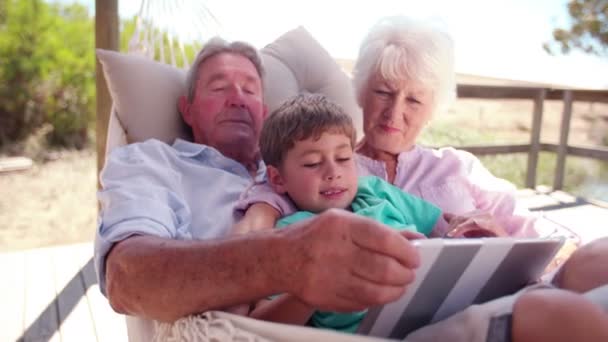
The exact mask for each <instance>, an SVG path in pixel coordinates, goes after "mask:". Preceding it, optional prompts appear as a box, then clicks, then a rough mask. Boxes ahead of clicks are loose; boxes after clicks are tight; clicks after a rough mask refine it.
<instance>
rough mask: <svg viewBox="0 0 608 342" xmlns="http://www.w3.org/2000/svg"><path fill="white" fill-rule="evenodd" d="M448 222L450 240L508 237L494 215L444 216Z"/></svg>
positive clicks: (478, 213) (471, 213)
mask: <svg viewBox="0 0 608 342" xmlns="http://www.w3.org/2000/svg"><path fill="white" fill-rule="evenodd" d="M443 217H444V219H445V220H446V221H447V222H448V231H447V233H446V234H445V237H450V238H478V237H501V236H508V234H507V232H506V231H505V230H504V228H503V227H502V226H501V225H499V224H498V223H497V222H496V220H494V218H493V217H492V215H490V214H488V213H485V212H480V211H472V212H469V213H466V214H464V215H454V214H450V213H444V214H443Z"/></svg>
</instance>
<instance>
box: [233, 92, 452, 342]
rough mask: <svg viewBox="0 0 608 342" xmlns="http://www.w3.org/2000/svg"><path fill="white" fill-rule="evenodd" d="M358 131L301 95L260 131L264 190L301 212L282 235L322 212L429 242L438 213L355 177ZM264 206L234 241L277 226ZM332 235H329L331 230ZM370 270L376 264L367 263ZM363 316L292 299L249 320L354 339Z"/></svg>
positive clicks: (337, 112)
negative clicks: (344, 213) (342, 213)
mask: <svg viewBox="0 0 608 342" xmlns="http://www.w3.org/2000/svg"><path fill="white" fill-rule="evenodd" d="M355 138H356V137H355V129H354V127H353V123H352V120H351V118H350V117H349V116H348V115H347V114H345V113H344V112H343V110H342V109H341V108H340V107H339V106H338V105H336V104H334V103H332V102H330V101H329V100H327V99H326V98H325V97H324V96H322V95H311V94H303V95H299V96H297V97H295V98H293V99H291V100H289V101H287V102H286V103H285V104H283V105H282V106H281V107H280V108H279V109H277V110H276V111H274V112H273V113H272V114H271V115H270V116H269V117H268V119H267V120H266V122H265V123H264V127H263V129H262V133H261V137H260V151H261V154H262V158H263V159H264V162H265V163H266V166H267V175H268V183H269V184H270V186H271V187H272V188H273V189H274V191H275V192H277V193H279V194H285V195H287V196H288V197H289V198H290V199H291V201H292V202H293V204H294V205H295V206H296V207H297V209H298V210H299V211H298V212H296V213H295V214H292V215H289V216H287V217H284V218H281V219H280V220H279V221H278V222H277V224H276V226H277V227H279V228H280V227H284V226H287V225H289V224H291V223H294V222H297V221H300V220H304V219H306V218H308V217H311V216H313V215H315V214H318V213H320V212H322V211H324V210H327V209H332V208H336V209H345V210H351V211H353V212H354V213H357V214H360V215H363V216H366V217H370V218H373V219H376V220H378V221H380V222H382V223H385V224H387V225H389V226H391V227H393V228H395V229H398V230H404V229H405V230H411V231H415V232H419V233H422V234H424V235H428V234H429V233H430V232H431V231H432V230H433V227H434V226H435V223H436V222H437V219H438V218H439V215H440V214H441V211H440V209H439V208H437V207H436V206H434V205H432V204H431V203H428V202H426V201H424V200H422V199H420V198H417V197H414V196H412V195H409V194H406V193H404V192H403V191H402V190H401V189H399V188H397V187H394V186H393V185H391V184H389V183H387V182H385V181H383V180H381V179H379V178H377V177H371V176H369V177H357V166H356V163H355V160H354V152H353V148H354V145H355ZM264 207H265V205H264V204H254V205H253V206H251V207H250V208H248V210H247V212H246V214H245V216H244V218H243V220H242V221H241V222H239V224H238V225H237V228H236V230H237V232H238V233H247V232H251V231H257V230H261V229H268V228H269V227H273V226H274V220H275V218H274V217H273V216H272V214H268V213H265V212H264V211H265V210H266V209H264ZM328 229H331V227H328ZM369 262H373V261H372V260H369ZM364 315H365V311H363V312H355V313H346V314H339V313H333V312H320V311H315V309H314V308H311V307H309V306H308V305H306V304H305V303H302V302H301V301H299V300H298V299H296V298H295V297H293V296H290V295H280V296H278V297H277V298H275V299H273V300H270V301H267V300H264V301H262V302H260V303H258V305H257V306H256V307H255V309H254V310H253V311H252V313H251V314H250V316H252V317H255V318H259V319H264V320H270V321H276V322H282V323H291V324H305V323H307V322H309V323H310V324H311V325H312V326H316V327H322V328H330V329H336V330H341V331H349V332H354V331H356V329H357V327H358V325H359V323H360V322H361V320H362V319H363V316H364Z"/></svg>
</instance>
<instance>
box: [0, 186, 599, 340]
mask: <svg viewBox="0 0 608 342" xmlns="http://www.w3.org/2000/svg"><path fill="white" fill-rule="evenodd" d="M518 197H519V200H520V201H522V202H523V203H524V204H525V205H526V206H528V207H529V208H530V209H532V210H533V211H542V213H543V215H544V217H545V218H547V219H549V220H551V221H553V222H556V223H558V224H559V225H560V227H561V228H562V229H563V230H564V231H562V232H560V233H564V232H572V233H573V234H578V236H579V237H580V242H582V243H585V242H588V241H591V240H593V239H596V238H598V237H602V236H608V226H607V222H608V206H606V205H605V204H602V203H590V202H588V201H585V200H583V199H580V198H576V197H573V196H571V195H569V194H567V193H564V192H553V193H543V192H538V191H533V190H521V191H520V192H519V194H518ZM92 255H93V246H92V244H91V243H85V244H77V245H69V246H58V247H51V248H42V249H33V250H26V251H20V252H12V253H5V254H0V273H1V274H2V278H0V279H1V280H0V286H1V287H0V305H1V306H0V322H2V329H0V341H64V342H65V341H112V342H116V341H126V340H127V334H126V326H125V321H124V317H123V316H121V315H118V314H116V313H114V312H113V311H112V309H111V308H110V306H109V305H108V302H107V300H106V299H105V297H103V296H102V295H101V293H100V292H99V286H98V285H97V280H96V278H95V273H94V270H93V261H92V259H91V257H92Z"/></svg>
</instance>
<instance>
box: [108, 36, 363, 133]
mask: <svg viewBox="0 0 608 342" xmlns="http://www.w3.org/2000/svg"><path fill="white" fill-rule="evenodd" d="M260 54H261V57H262V62H263V64H264V68H265V69H266V79H265V89H264V98H265V101H266V104H267V105H268V109H269V111H272V110H274V109H276V108H277V107H278V106H280V105H281V103H282V102H283V101H285V100H286V99H288V98H290V97H292V96H295V95H297V94H298V93H300V92H311V93H322V94H325V95H326V96H327V97H328V98H330V99H331V100H333V101H335V102H336V103H338V104H339V105H341V106H342V107H343V108H344V109H345V110H346V112H347V113H349V114H351V115H352V117H353V119H354V121H355V125H356V127H357V130H358V131H359V132H360V131H361V130H360V127H361V111H360V109H359V106H358V105H357V103H356V101H355V97H354V93H353V90H352V85H351V82H350V79H349V78H348V76H346V74H345V73H344V72H343V71H342V70H341V69H340V67H339V66H338V64H337V63H336V62H335V61H334V60H333V59H332V58H331V57H330V56H329V54H328V53H327V51H325V49H323V47H322V46H321V45H320V44H319V43H318V42H317V41H316V40H315V39H314V38H313V37H312V36H311V35H310V34H309V33H308V32H307V31H306V30H305V29H304V28H302V27H299V28H297V29H294V30H292V31H289V32H287V33H285V34H284V35H283V36H281V37H279V38H278V39H277V40H276V41H274V42H273V43H271V44H269V45H268V46H266V47H264V48H263V49H262V50H261V51H260ZM97 57H98V58H99V61H100V62H101V64H102V66H103V70H104V75H105V77H106V82H107V84H108V87H109V90H110V95H111V96H112V100H113V103H114V107H115V110H116V115H117V119H118V120H119V121H120V124H121V125H122V127H123V128H124V129H125V131H126V137H127V142H129V143H131V142H135V141H143V140H146V139H149V138H156V139H159V140H162V141H165V142H167V143H172V142H173V140H175V138H177V137H181V138H186V139H188V138H189V137H188V133H187V131H188V130H187V129H185V127H184V124H183V122H182V120H181V117H180V114H179V112H178V110H177V99H178V97H179V96H180V95H184V94H186V85H185V79H186V72H185V71H184V70H181V69H178V68H175V67H172V66H169V65H166V64H162V63H159V62H155V61H152V60H150V59H147V58H145V57H141V56H136V55H127V54H123V53H118V52H113V51H105V50H100V49H99V50H97ZM110 134H111V132H110V133H109V135H110Z"/></svg>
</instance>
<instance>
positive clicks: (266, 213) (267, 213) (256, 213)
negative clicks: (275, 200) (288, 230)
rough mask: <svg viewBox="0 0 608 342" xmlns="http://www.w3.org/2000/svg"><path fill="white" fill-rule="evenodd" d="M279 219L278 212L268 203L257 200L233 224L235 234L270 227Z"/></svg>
mask: <svg viewBox="0 0 608 342" xmlns="http://www.w3.org/2000/svg"><path fill="white" fill-rule="evenodd" d="M278 219H279V212H278V211H277V210H276V209H275V208H273V207H272V206H270V205H269V204H266V203H263V202H258V203H255V204H253V205H251V206H250V207H249V208H248V209H247V211H246V212H245V216H244V217H243V219H242V220H240V221H239V223H237V224H236V225H235V226H234V233H235V234H246V233H249V232H255V231H260V230H267V229H272V228H273V227H274V225H275V223H276V222H277V220H278Z"/></svg>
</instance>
